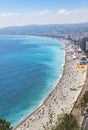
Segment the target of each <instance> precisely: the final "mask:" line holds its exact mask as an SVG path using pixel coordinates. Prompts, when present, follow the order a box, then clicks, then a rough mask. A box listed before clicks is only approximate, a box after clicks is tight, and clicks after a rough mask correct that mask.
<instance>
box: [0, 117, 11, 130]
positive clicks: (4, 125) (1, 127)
mask: <svg viewBox="0 0 88 130" xmlns="http://www.w3.org/2000/svg"><path fill="white" fill-rule="evenodd" d="M0 130H12V128H11V127H10V123H9V122H7V121H5V120H3V119H0Z"/></svg>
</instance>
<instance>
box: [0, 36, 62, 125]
mask: <svg viewBox="0 0 88 130" xmlns="http://www.w3.org/2000/svg"><path fill="white" fill-rule="evenodd" d="M63 46H64V45H63V44H61V43H60V42H58V41H55V40H52V39H48V38H42V37H30V36H0V117H1V118H4V119H6V120H8V121H10V122H11V123H12V125H16V124H17V123H18V122H19V121H20V120H21V119H22V118H24V117H25V116H26V115H27V114H28V113H31V112H32V111H33V110H35V109H36V108H37V107H38V105H39V104H40V103H41V101H42V100H43V99H45V97H46V96H47V95H48V94H49V92H50V91H51V89H52V88H53V87H54V85H55V84H56V82H57V80H58V78H59V76H60V74H61V73H62V64H63V60H64V51H63V50H61V48H62V47H63Z"/></svg>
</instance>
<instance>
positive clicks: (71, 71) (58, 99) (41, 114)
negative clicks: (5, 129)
mask: <svg viewBox="0 0 88 130" xmlns="http://www.w3.org/2000/svg"><path fill="white" fill-rule="evenodd" d="M72 48H73V49H72ZM71 49H72V51H74V52H76V50H75V47H74V45H72V44H70V43H69V42H66V41H65V51H66V56H65V65H64V66H63V67H64V71H63V75H62V77H61V79H60V81H59V83H58V84H57V85H56V87H55V89H54V90H53V92H51V94H50V95H49V96H48V98H47V99H46V100H45V101H43V103H42V105H41V106H40V107H39V108H38V109H37V110H36V111H34V112H33V113H32V114H31V115H30V116H28V117H27V118H26V119H24V120H23V121H22V122H21V123H20V124H18V125H17V126H16V127H14V130H44V129H45V127H52V126H54V125H55V123H56V121H57V117H58V116H59V115H60V114H62V113H65V112H69V111H70V109H71V107H72V104H74V102H75V99H76V98H77V96H78V94H79V92H80V88H79V85H80V81H81V80H82V76H83V75H86V72H85V73H82V72H78V71H77V69H76V65H77V62H78V59H77V58H76V59H75V60H74V59H73V57H72V51H70V50H71ZM78 55H79V54H78V53H77V52H76V57H77V56H78ZM51 115H52V116H51ZM50 116H51V117H50ZM50 120H52V121H51V123H50Z"/></svg>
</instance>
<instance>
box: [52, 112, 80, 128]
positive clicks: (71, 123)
mask: <svg viewBox="0 0 88 130" xmlns="http://www.w3.org/2000/svg"><path fill="white" fill-rule="evenodd" d="M52 130H79V125H78V121H77V120H76V117H75V116H73V115H72V114H64V115H63V116H62V117H60V118H58V123H57V126H56V128H54V129H52Z"/></svg>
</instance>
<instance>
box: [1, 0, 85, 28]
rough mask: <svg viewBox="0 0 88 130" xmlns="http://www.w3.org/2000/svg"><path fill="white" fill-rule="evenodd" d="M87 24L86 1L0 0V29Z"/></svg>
mask: <svg viewBox="0 0 88 130" xmlns="http://www.w3.org/2000/svg"><path fill="white" fill-rule="evenodd" d="M82 22H88V0H0V28H2V27H6V26H20V25H27V24H64V23H82Z"/></svg>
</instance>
